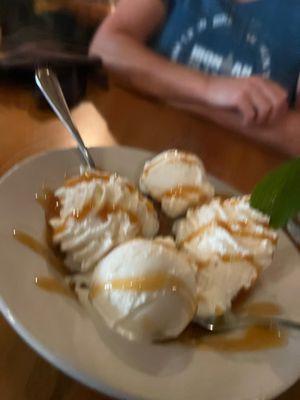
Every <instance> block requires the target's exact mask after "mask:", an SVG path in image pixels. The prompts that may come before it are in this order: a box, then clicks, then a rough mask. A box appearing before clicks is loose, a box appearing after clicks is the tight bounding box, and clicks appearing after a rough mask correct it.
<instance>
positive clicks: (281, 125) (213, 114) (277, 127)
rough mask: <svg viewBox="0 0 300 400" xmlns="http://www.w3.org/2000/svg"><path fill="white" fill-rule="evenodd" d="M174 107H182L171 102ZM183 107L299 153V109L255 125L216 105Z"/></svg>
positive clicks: (220, 123) (235, 129) (293, 154)
mask: <svg viewBox="0 0 300 400" xmlns="http://www.w3.org/2000/svg"><path fill="white" fill-rule="evenodd" d="M172 105H173V106H175V107H178V108H182V104H180V103H175V102H173V104H172ZM185 109H187V110H188V111H190V112H192V113H193V114H197V115H200V116H204V117H207V118H209V119H210V120H212V121H213V122H215V123H216V124H218V125H222V126H224V127H226V128H229V129H231V130H233V131H235V132H238V133H241V134H243V135H245V136H247V137H250V138H253V139H255V140H258V141H260V142H262V143H267V144H269V145H271V146H273V147H274V148H277V149H279V150H283V151H284V152H285V153H286V154H289V155H291V156H299V155H300V128H299V127H300V109H299V108H298V109H295V110H289V111H288V112H287V113H286V114H285V115H284V116H282V118H280V119H278V120H277V121H275V122H274V123H272V124H268V125H257V124H249V125H247V126H246V125H244V124H243V123H242V119H241V116H240V115H238V114H237V113H235V112H233V111H228V110H225V109H223V110H221V109H219V108H216V107H212V106H206V105H201V106H199V105H198V106H197V107H195V106H194V105H192V104H190V105H189V106H187V104H185Z"/></svg>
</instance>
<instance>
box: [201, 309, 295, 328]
mask: <svg viewBox="0 0 300 400" xmlns="http://www.w3.org/2000/svg"><path fill="white" fill-rule="evenodd" d="M194 322H196V323H197V324H198V325H200V326H201V327H202V328H204V329H206V330H208V331H210V332H214V333H222V332H230V331H234V330H238V329H242V328H247V327H249V326H254V325H256V326H257V325H258V326H265V327H268V328H272V327H280V326H281V327H285V328H290V329H296V330H300V322H296V321H292V320H289V319H285V318H281V317H253V316H236V315H234V314H232V313H227V314H225V315H224V316H222V317H212V318H207V319H205V318H198V319H197V320H195V321H194Z"/></svg>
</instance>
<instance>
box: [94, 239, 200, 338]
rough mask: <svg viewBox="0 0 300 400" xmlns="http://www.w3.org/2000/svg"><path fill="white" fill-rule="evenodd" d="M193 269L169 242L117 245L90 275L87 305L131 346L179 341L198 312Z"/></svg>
mask: <svg viewBox="0 0 300 400" xmlns="http://www.w3.org/2000/svg"><path fill="white" fill-rule="evenodd" d="M195 293H196V281H195V269H194V267H193V265H192V263H191V262H190V260H189V258H188V257H187V256H186V255H185V254H184V253H180V252H178V251H177V249H176V247H175V245H174V242H173V241H172V240H171V239H168V240H165V239H157V240H145V239H134V240H132V241H129V242H127V243H124V244H121V245H120V246H118V247H117V248H115V249H114V250H112V251H111V252H110V253H109V254H108V255H107V256H106V257H105V258H103V259H102V260H101V261H100V262H99V263H98V265H97V267H96V268H95V270H94V273H93V277H92V283H91V288H90V292H89V299H90V302H91V303H92V305H93V307H94V309H95V310H96V311H97V312H98V313H99V314H100V316H101V317H102V318H103V319H104V321H105V322H106V323H107V325H108V326H109V327H110V328H111V329H113V330H115V331H117V332H118V333H120V334H121V335H123V336H125V337H127V338H128V339H130V340H141V339H143V340H149V341H155V340H163V339H169V338H174V337H177V336H178V335H179V334H180V333H181V332H182V331H183V330H184V328H185V327H186V326H187V325H188V324H189V323H190V321H191V320H192V318H193V315H194V313H195V310H196V305H197V303H196V297H195Z"/></svg>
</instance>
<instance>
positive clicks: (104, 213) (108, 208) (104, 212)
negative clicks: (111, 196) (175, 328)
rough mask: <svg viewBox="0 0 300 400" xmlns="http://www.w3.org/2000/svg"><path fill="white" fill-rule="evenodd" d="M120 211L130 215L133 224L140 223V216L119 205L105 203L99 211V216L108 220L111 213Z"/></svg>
mask: <svg viewBox="0 0 300 400" xmlns="http://www.w3.org/2000/svg"><path fill="white" fill-rule="evenodd" d="M118 212H122V213H125V214H127V215H128V217H129V220H130V222H131V223H132V224H138V223H139V218H138V216H137V215H136V214H135V213H133V212H132V211H129V210H127V209H126V208H124V207H122V206H118V205H114V204H113V205H105V206H104V207H103V208H101V210H100V211H99V212H98V216H99V217H100V218H101V219H103V220H106V219H107V218H108V216H109V215H110V214H115V213H118Z"/></svg>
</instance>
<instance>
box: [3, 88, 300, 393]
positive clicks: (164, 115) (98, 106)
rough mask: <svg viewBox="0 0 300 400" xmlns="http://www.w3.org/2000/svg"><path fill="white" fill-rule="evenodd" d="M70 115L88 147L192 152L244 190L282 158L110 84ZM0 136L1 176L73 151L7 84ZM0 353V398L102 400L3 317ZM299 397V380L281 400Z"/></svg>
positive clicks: (31, 102)
mask: <svg viewBox="0 0 300 400" xmlns="http://www.w3.org/2000/svg"><path fill="white" fill-rule="evenodd" d="M99 112H100V113H101V114H102V115H103V116H104V118H105V119H106V121H107V124H108V127H106V126H105V125H103V120H102V118H100V117H99ZM73 116H74V119H75V121H76V123H77V125H78V127H79V129H80V131H81V132H82V135H83V138H84V140H85V142H86V143H87V145H88V146H110V145H114V144H121V145H128V146H136V147H142V148H146V149H149V150H153V151H160V150H163V149H167V148H174V147H177V148H181V149H185V150H190V151H193V152H196V153H197V154H199V155H200V156H201V157H202V159H203V161H204V162H205V164H206V167H207V169H208V171H209V172H210V173H212V174H214V175H216V176H217V177H219V178H221V179H223V180H225V181H227V182H228V183H230V184H232V185H234V186H235V187H236V188H237V189H240V190H241V191H245V192H247V191H250V190H251V189H252V188H253V186H254V185H255V183H256V182H257V181H258V180H259V179H260V178H261V177H262V176H263V175H264V174H265V173H266V172H268V171H269V170H271V169H272V168H274V167H276V166H277V165H279V164H280V163H281V162H282V161H283V160H284V156H283V155H280V154H279V153H275V151H273V150H270V149H267V148H265V147H261V146H259V145H257V144H255V143H251V142H249V141H247V140H246V139H244V138H242V137H240V136H237V135H235V134H233V133H230V132H227V131H225V130H224V129H221V128H219V127H217V126H216V125H214V124H211V123H209V122H207V121H203V120H200V119H198V118H195V117H193V116H191V115H188V114H186V113H183V112H181V111H178V110H174V109H171V108H169V107H167V106H164V105H161V104H158V103H155V102H152V101H149V100H147V99H144V98H141V97H139V96H137V95H135V94H132V93H129V92H127V91H124V90H122V89H120V88H117V87H115V86H112V87H111V88H110V89H109V90H108V91H103V90H100V89H99V88H97V87H95V85H92V83H90V84H89V88H88V94H87V98H86V100H85V101H83V102H82V103H81V104H80V105H79V106H78V107H76V108H75V109H74V110H73ZM0 132H1V139H0V140H1V146H0V174H2V173H4V172H5V171H6V170H7V169H8V168H10V167H12V166H13V165H14V164H15V163H16V162H18V161H20V160H21V159H24V158H25V157H28V156H29V155H31V154H34V153H38V152H41V151H44V150H49V149H54V148H62V147H71V146H73V145H74V142H73V140H72V139H71V138H70V136H69V135H68V133H66V131H65V129H64V128H63V127H62V125H61V124H60V122H58V121H57V120H56V119H55V118H54V117H53V115H52V114H51V112H50V111H42V110H40V109H39V108H38V107H37V103H36V100H35V99H34V98H33V96H32V93H31V92H30V91H26V90H24V89H21V88H19V87H17V86H12V85H7V86H2V87H1V90H0ZM0 352H1V356H0V398H1V400H2V399H3V400H23V399H24V400H100V399H102V400H103V399H106V397H105V396H103V395H101V394H97V393H95V392H93V391H92V390H89V389H87V388H85V387H84V386H82V385H80V384H78V383H77V382H75V381H73V380H71V379H70V378H68V377H66V376H65V375H63V374H62V373H61V372H59V371H58V370H57V369H55V368H54V367H52V366H51V365H49V364H48V363H47V362H46V361H44V360H43V359H42V358H40V357H39V356H38V355H37V354H36V353H35V352H34V351H33V350H31V349H30V348H29V347H28V346H27V345H26V344H25V343H24V342H23V341H22V340H21V339H20V338H19V337H18V336H17V334H16V333H15V332H14V331H13V330H12V329H11V328H10V327H9V326H8V324H7V323H6V321H4V320H3V319H2V318H1V317H0ZM299 398H300V382H299V383H298V384H296V385H295V386H294V387H293V388H291V389H290V390H289V391H288V392H287V393H285V394H284V395H282V396H281V397H279V399H278V400H299Z"/></svg>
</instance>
